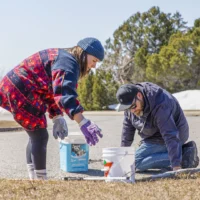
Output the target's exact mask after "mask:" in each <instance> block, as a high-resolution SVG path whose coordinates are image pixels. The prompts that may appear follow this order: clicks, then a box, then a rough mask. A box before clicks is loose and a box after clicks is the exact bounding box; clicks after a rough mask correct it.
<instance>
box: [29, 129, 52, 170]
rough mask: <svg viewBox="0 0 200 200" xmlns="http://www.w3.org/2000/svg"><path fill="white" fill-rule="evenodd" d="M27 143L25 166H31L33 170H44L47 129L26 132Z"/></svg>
mask: <svg viewBox="0 0 200 200" xmlns="http://www.w3.org/2000/svg"><path fill="white" fill-rule="evenodd" d="M26 132H27V133H28V135H29V142H28V144H27V147H26V160H27V164H31V163H32V164H33V165H34V169H35V170H41V169H46V154H47V142H48V139H49V134H48V131H47V129H39V130H36V131H26Z"/></svg>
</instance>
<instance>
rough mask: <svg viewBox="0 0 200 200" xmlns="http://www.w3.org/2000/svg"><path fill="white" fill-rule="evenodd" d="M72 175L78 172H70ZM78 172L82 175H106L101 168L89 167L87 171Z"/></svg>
mask: <svg viewBox="0 0 200 200" xmlns="http://www.w3.org/2000/svg"><path fill="white" fill-rule="evenodd" d="M70 174H71V175H73V174H77V172H76V173H73V172H70ZM78 174H81V175H87V176H101V177H102V176H104V172H102V171H101V170H99V169H88V171H87V172H78Z"/></svg>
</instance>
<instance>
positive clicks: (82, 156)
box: [60, 132, 89, 172]
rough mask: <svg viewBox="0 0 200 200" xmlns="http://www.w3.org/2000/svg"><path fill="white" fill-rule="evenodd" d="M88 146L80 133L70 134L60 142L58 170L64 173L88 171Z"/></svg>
mask: <svg viewBox="0 0 200 200" xmlns="http://www.w3.org/2000/svg"><path fill="white" fill-rule="evenodd" d="M88 160H89V146H88V144H87V143H86V141H85V138H84V136H83V134H82V133H79V132H72V133H69V135H68V137H66V138H65V139H64V140H60V168H61V169H62V170H63V171H65V172H85V171H88Z"/></svg>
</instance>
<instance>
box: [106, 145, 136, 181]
mask: <svg viewBox="0 0 200 200" xmlns="http://www.w3.org/2000/svg"><path fill="white" fill-rule="evenodd" d="M102 157H103V162H104V168H103V169H102V171H104V176H106V177H130V179H129V180H130V182H135V149H134V147H110V148H103V156H102Z"/></svg>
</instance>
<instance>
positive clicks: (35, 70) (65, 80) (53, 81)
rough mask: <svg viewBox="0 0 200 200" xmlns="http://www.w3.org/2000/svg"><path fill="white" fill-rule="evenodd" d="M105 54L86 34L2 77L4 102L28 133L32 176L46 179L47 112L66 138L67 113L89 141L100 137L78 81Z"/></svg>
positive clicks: (57, 132) (56, 132) (0, 91)
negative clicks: (88, 115) (86, 114)
mask: <svg viewBox="0 0 200 200" xmlns="http://www.w3.org/2000/svg"><path fill="white" fill-rule="evenodd" d="M103 58H104V49H103V46H102V44H101V43H100V41H99V40H97V39H95V38H85V39H82V40H80V41H79V42H78V44H77V46H74V47H72V48H67V49H61V48H52V49H46V50H43V51H39V52H37V53H35V54H33V55H32V56H30V57H28V58H26V59H25V60H24V61H22V62H21V63H20V64H19V65H17V66H16V67H14V68H13V69H12V70H11V71H10V72H8V73H7V75H6V76H5V77H4V78H3V79H2V80H1V82H0V106H1V107H3V108H4V109H6V110H8V111H9V112H11V113H12V115H13V117H14V119H15V121H16V122H18V123H19V124H20V125H21V126H22V127H23V128H24V129H25V131H26V132H27V134H28V135H29V142H28V145H27V148H26V157H27V168H28V173H29V177H30V179H31V180H32V179H47V171H46V148H47V142H48V131H47V121H46V117H45V113H46V112H48V113H49V118H51V119H52V120H53V123H54V125H53V136H54V137H55V139H57V138H58V137H59V138H61V139H64V137H66V136H67V135H68V128H67V124H66V121H65V119H64V118H63V113H66V114H67V115H68V116H69V117H70V118H71V119H72V120H75V121H76V122H77V123H78V124H79V126H80V129H81V131H82V133H83V134H84V136H85V138H86V141H87V143H88V144H90V145H95V144H96V143H97V142H98V141H99V139H98V137H100V138H101V137H102V136H103V135H102V134H101V130H100V129H99V128H98V126H97V125H96V124H94V123H92V122H91V121H90V120H88V119H86V118H85V117H84V116H83V114H82V112H83V107H82V106H81V105H80V103H79V101H78V100H77V96H78V95H77V92H76V89H77V82H78V79H79V78H81V77H84V76H85V75H87V74H88V73H89V71H90V70H91V69H92V68H95V67H96V63H97V62H99V61H102V60H103Z"/></svg>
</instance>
